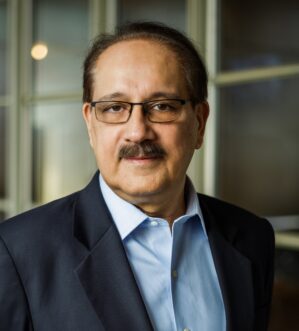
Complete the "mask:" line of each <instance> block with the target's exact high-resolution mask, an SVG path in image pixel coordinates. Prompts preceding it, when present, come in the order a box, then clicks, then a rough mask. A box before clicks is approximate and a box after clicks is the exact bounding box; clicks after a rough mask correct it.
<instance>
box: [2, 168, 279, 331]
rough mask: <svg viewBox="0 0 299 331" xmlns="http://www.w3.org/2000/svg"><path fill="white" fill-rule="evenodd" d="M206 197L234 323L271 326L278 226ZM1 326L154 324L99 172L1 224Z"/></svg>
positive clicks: (99, 330)
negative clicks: (59, 196)
mask: <svg viewBox="0 0 299 331" xmlns="http://www.w3.org/2000/svg"><path fill="white" fill-rule="evenodd" d="M198 198H199V200H200V205H201V208H202V211H203V215H204V220H205V223H206V228H207V233H208V237H209V241H210V246H211V250H212V255H213V258H214V262H215V266H216V271H217V274H218V278H219V281H220V287H221V290H222V295H223V299H224V306H225V313H226V319H227V330H229V331H253V330H254V331H262V330H266V329H267V324H268V318H269V309H270V302H271V293H272V282H273V255H274V236H273V230H272V228H271V226H270V224H269V223H268V222H267V221H266V220H264V219H260V218H258V217H256V216H254V215H253V214H251V213H249V212H247V211H244V210H242V209H240V208H237V207H235V206H232V205H230V204H227V203H224V202H222V201H219V200H217V199H214V198H210V197H207V196H204V195H201V194H199V195H198ZM198 263H200V260H199V261H198ZM211 318H213V316H211ZM0 330H1V331H29V330H30V331H31V330H36V331H54V330H55V331H87V330H88V331H104V330H106V331H127V330H128V331H150V330H153V328H152V326H151V322H150V319H149V316H148V314H147V311H146V307H145V305H144V303H143V301H142V297H141V295H140V292H139V290H138V287H137V284H136V281H135V279H134V276H133V273H132V270H131V268H130V265H129V262H128V260H127V257H126V254H125V251H124V248H123V245H122V241H121V239H120V236H119V234H118V231H117V229H116V227H115V225H114V223H113V221H112V218H111V215H110V213H109V210H108V209H107V206H106V204H105V202H104V200H103V197H102V195H101V191H100V189H99V184H98V173H97V174H96V175H95V176H94V178H93V179H92V181H91V182H90V183H89V185H88V186H87V187H86V188H84V189H83V190H82V191H79V192H77V193H74V194H72V195H70V196H67V197H65V198H62V199H59V200H56V201H54V202H51V203H49V204H46V205H44V206H42V207H39V208H36V209H34V210H30V211H28V212H26V213H23V214H21V215H19V216H16V217H14V218H12V219H10V220H9V221H6V222H4V223H2V224H1V225H0ZM198 330H200V326H199V328H198ZM193 331H197V330H193ZM205 331H209V330H205Z"/></svg>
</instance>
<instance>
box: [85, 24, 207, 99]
mask: <svg viewBox="0 0 299 331" xmlns="http://www.w3.org/2000/svg"><path fill="white" fill-rule="evenodd" d="M134 39H135V40H136V39H144V40H152V41H156V42H158V43H160V44H162V45H164V46H165V47H167V48H168V49H170V50H171V51H173V52H174V53H175V54H176V56H177V59H178V61H179V63H180V65H181V67H182V70H183V72H184V74H185V77H186V83H187V87H188V91H189V94H190V95H189V97H190V100H191V101H192V103H193V104H197V103H199V102H203V101H205V100H206V99H207V80H208V78H207V71H206V68H205V65H204V63H203V61H202V59H201V57H200V55H199V54H198V52H197V50H196V49H195V47H194V45H193V44H192V42H191V41H190V40H189V39H188V38H187V37H186V36H185V35H184V34H182V33H181V32H179V31H177V30H176V29H173V28H171V27H168V26H166V25H164V24H162V23H156V22H133V23H127V24H125V25H122V26H120V27H118V28H116V31H115V33H114V34H101V35H99V36H98V37H97V38H96V39H95V40H94V42H93V44H92V46H91V47H90V49H89V51H88V53H87V56H86V58H85V61H84V73H83V102H91V101H92V95H93V69H94V67H95V65H96V62H97V59H98V57H99V56H100V55H101V54H102V53H103V52H104V51H105V50H106V49H107V48H108V47H110V46H112V45H114V44H116V43H118V42H120V41H126V40H134Z"/></svg>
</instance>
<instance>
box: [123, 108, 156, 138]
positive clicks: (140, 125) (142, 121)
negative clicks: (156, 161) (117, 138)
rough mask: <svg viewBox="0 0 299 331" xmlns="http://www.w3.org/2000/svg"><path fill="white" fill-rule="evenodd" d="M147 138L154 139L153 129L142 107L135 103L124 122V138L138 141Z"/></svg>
mask: <svg viewBox="0 0 299 331" xmlns="http://www.w3.org/2000/svg"><path fill="white" fill-rule="evenodd" d="M147 139H150V140H151V139H154V133H153V130H152V128H151V125H149V122H148V121H147V118H146V113H145V112H144V110H143V107H142V106H141V105H135V106H134V107H133V109H132V112H131V116H130V118H129V120H128V122H127V123H126V140H127V141H131V142H135V143H138V142H141V141H144V140H147Z"/></svg>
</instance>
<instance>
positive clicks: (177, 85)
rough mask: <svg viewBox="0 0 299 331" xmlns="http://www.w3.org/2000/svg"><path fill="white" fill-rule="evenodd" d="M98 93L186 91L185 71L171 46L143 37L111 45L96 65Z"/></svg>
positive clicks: (96, 91)
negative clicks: (160, 90)
mask: <svg viewBox="0 0 299 331" xmlns="http://www.w3.org/2000/svg"><path fill="white" fill-rule="evenodd" d="M93 74H94V94H96V95H97V96H101V95H105V93H106V92H110V93H114V92H124V94H126V93H128V92H130V93H134V92H136V93H139V94H140V93H144V94H146V93H151V92H154V90H155V89H158V90H159V89H162V90H163V89H165V90H168V91H165V92H169V93H181V94H186V83H185V76H184V73H183V70H182V68H181V65H180V62H179V60H178V58H177V55H176V53H175V52H174V51H173V50H171V49H170V48H169V47H166V46H165V45H163V44H161V43H159V42H157V41H149V40H143V39H137V40H129V41H121V42H118V43H116V44H114V45H112V46H110V47H109V48H107V49H106V50H105V51H104V52H103V53H102V54H101V55H100V56H99V58H98V59H97V62H96V65H95V68H94V73H93Z"/></svg>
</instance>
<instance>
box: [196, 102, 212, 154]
mask: <svg viewBox="0 0 299 331" xmlns="http://www.w3.org/2000/svg"><path fill="white" fill-rule="evenodd" d="M195 112H196V117H197V121H198V132H197V143H196V149H199V148H200V147H201V145H202V143H203V138H204V134H205V128H206V123H207V120H208V117H209V113H210V107H209V104H208V102H207V101H203V102H201V103H199V104H197V105H196V108H195Z"/></svg>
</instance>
